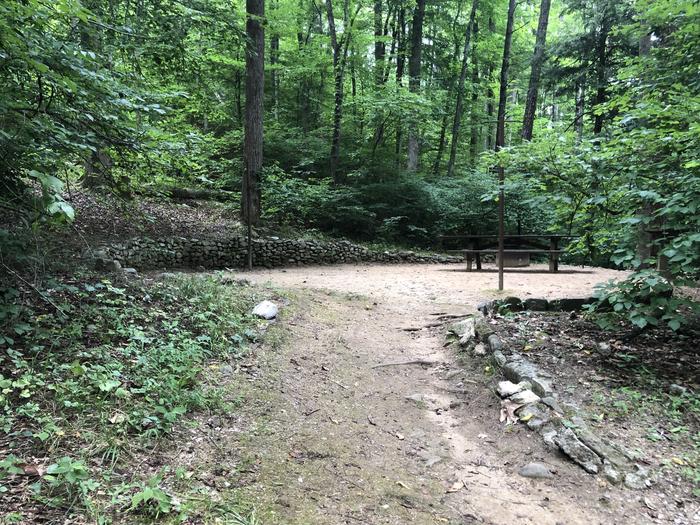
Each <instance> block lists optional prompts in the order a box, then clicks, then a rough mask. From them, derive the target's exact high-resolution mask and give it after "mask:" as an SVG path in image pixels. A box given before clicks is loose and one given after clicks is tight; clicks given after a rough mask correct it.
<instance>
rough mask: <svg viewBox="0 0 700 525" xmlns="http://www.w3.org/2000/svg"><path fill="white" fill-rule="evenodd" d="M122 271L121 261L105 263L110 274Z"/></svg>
mask: <svg viewBox="0 0 700 525" xmlns="http://www.w3.org/2000/svg"><path fill="white" fill-rule="evenodd" d="M121 269H122V264H121V263H120V262H119V261H107V262H106V263H105V270H107V271H108V272H118V271H120V270H121Z"/></svg>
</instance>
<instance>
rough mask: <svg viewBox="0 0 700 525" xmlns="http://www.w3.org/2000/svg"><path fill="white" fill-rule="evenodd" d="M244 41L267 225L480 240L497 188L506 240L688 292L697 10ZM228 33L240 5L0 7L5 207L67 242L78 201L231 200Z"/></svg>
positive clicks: (239, 74)
mask: <svg viewBox="0 0 700 525" xmlns="http://www.w3.org/2000/svg"><path fill="white" fill-rule="evenodd" d="M257 3H258V4H262V2H257ZM262 22H263V26H264V30H265V41H264V55H263V56H261V57H260V58H264V62H265V98H264V107H265V112H264V126H265V139H264V159H265V162H264V169H263V174H262V177H261V181H260V188H261V192H262V210H261V214H262V219H263V220H264V221H267V222H268V223H271V224H276V225H287V226H292V227H296V228H303V229H306V230H309V229H316V230H320V231H322V232H327V233H330V234H336V235H344V236H349V237H353V238H356V239H363V240H380V241H386V242H393V243H402V244H409V245H424V246H429V245H431V244H432V243H433V242H434V240H435V238H436V237H437V236H439V235H446V234H455V233H458V234H464V233H493V232H495V231H496V223H497V213H496V209H497V206H496V200H497V190H498V184H497V176H496V174H497V172H498V170H499V169H500V168H503V170H504V172H505V179H506V182H505V193H506V199H505V201H506V220H507V230H508V231H510V232H516V231H522V232H542V231H558V232H564V233H573V234H577V235H580V238H579V240H577V241H576V242H574V243H573V244H572V245H571V246H570V247H569V251H570V258H571V260H577V261H579V262H583V261H588V262H592V263H595V264H603V265H608V264H612V263H615V264H620V263H634V264H636V265H637V266H642V267H644V266H653V265H655V264H660V266H661V269H662V270H663V272H665V273H666V274H667V275H673V276H681V277H684V278H686V277H688V276H691V277H692V276H694V275H696V274H697V268H698V267H699V266H700V233H698V232H699V231H700V213H699V212H698V206H699V203H700V174H699V172H700V147H698V146H699V145H700V144H699V141H700V126H699V125H698V115H699V114H700V111H698V110H699V109H700V72H699V71H698V64H699V63H700V57H698V54H699V53H700V45H698V44H699V43H700V7H699V6H698V4H697V2H693V1H679V0H659V1H651V0H628V1H623V2H619V1H610V0H555V1H553V2H550V1H549V0H542V1H541V2H540V1H539V0H538V1H536V2H535V1H521V2H507V1H496V0H480V1H479V0H449V1H441V2H426V1H424V0H419V1H418V2H416V1H413V0H376V1H374V2H362V1H357V0H344V1H335V2H325V3H324V2H319V1H317V0H269V1H268V2H267V5H266V6H265V16H264V19H263V20H262ZM245 23H246V6H245V5H244V2H241V1H227V0H182V1H176V0H158V1H144V0H104V1H103V0H85V1H82V2H80V1H78V0H59V1H51V2H49V1H42V0H26V1H20V2H5V3H3V5H2V6H0V46H1V48H2V51H1V52H0V69H2V75H1V76H0V115H1V116H0V121H1V122H2V126H1V129H0V183H1V184H2V186H3V196H4V198H3V200H2V206H3V207H7V208H13V209H16V208H18V207H21V208H22V209H23V210H30V213H29V214H28V215H26V221H27V223H28V224H30V223H36V221H37V219H40V221H46V219H47V216H48V217H53V218H54V219H59V220H62V219H70V218H71V215H72V213H73V211H72V209H71V207H70V205H69V204H68V203H67V202H65V201H64V200H63V199H62V197H61V195H62V191H63V188H64V183H66V182H71V181H77V180H81V181H82V184H83V185H84V186H88V187H101V188H106V189H108V190H109V191H112V192H116V193H119V194H121V195H126V196H128V195H134V194H139V193H157V192H164V191H170V190H171V189H172V188H192V187H199V188H205V189H206V188H208V189H212V190H217V189H218V190H230V191H233V192H236V191H240V188H241V177H242V172H243V167H244V164H243V138H244V133H243V126H244V115H245V105H246V100H245V63H246V42H247V38H246V33H245ZM506 36H507V37H508V38H505V37H506ZM504 40H505V41H507V42H508V44H509V46H508V47H510V49H508V50H507V53H505V54H504ZM504 58H505V59H506V60H504ZM504 72H505V75H504ZM501 86H503V89H502V90H501V89H500V88H501ZM501 99H502V101H503V108H502V110H503V117H504V118H503V120H504V123H505V131H504V133H503V141H502V142H503V144H500V145H498V146H497V129H496V128H497V125H496V124H497V116H498V113H499V101H501ZM495 150H498V151H495ZM32 180H33V181H34V184H35V185H37V184H40V185H41V186H42V188H43V193H42V196H41V198H39V199H35V200H33V201H31V205H30V206H28V205H27V202H28V201H27V199H28V197H27V194H26V192H25V191H24V189H26V187H27V184H28V183H30V182H31V181H32ZM30 185H31V184H30ZM30 195H34V196H36V194H30ZM236 200H237V199H233V202H234V204H235V202H236ZM37 212H39V213H37ZM658 259H660V262H659V261H658Z"/></svg>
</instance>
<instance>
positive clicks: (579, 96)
mask: <svg viewBox="0 0 700 525" xmlns="http://www.w3.org/2000/svg"><path fill="white" fill-rule="evenodd" d="M575 89H576V95H575V97H576V115H575V119H576V120H575V124H574V129H575V130H576V142H577V143H579V142H581V140H582V139H583V113H584V109H585V108H584V104H585V100H586V98H585V97H586V88H585V87H584V84H583V80H578V81H576V87H575Z"/></svg>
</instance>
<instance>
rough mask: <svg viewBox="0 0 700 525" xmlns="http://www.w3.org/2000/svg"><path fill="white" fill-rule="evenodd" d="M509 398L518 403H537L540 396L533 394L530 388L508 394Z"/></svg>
mask: <svg viewBox="0 0 700 525" xmlns="http://www.w3.org/2000/svg"><path fill="white" fill-rule="evenodd" d="M510 400H511V401H512V402H513V403H517V404H518V405H529V404H532V403H537V402H538V401H539V400H540V396H538V395H537V394H535V393H534V392H533V391H532V390H523V391H521V392H517V393H515V394H513V395H512V396H510Z"/></svg>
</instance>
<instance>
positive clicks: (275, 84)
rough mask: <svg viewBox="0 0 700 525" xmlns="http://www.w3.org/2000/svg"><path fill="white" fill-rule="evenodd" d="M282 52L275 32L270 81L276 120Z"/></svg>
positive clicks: (276, 3) (277, 4) (276, 118)
mask: <svg viewBox="0 0 700 525" xmlns="http://www.w3.org/2000/svg"><path fill="white" fill-rule="evenodd" d="M278 7H279V0H275V3H274V8H275V9H277V8H278ZM279 53H280V35H279V33H277V32H275V33H273V34H272V37H270V66H272V67H271V68H270V69H271V71H270V83H271V84H272V114H273V116H274V117H275V121H277V120H279V74H278V72H277V64H278V62H279Z"/></svg>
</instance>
